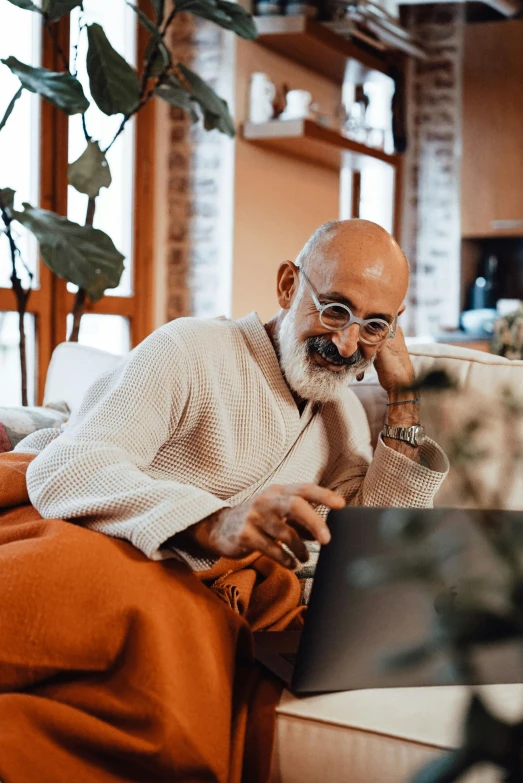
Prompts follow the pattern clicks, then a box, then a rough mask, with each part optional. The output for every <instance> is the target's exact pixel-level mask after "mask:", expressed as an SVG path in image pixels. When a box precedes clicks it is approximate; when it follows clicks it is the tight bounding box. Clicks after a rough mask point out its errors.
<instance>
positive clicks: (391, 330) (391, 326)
mask: <svg viewBox="0 0 523 783" xmlns="http://www.w3.org/2000/svg"><path fill="white" fill-rule="evenodd" d="M296 269H297V270H298V272H301V274H302V275H303V279H304V280H305V283H306V284H307V287H308V289H309V292H310V295H311V297H312V301H313V302H314V306H315V307H316V310H317V311H318V313H319V314H320V322H321V325H322V326H323V327H324V328H325V329H328V330H329V331H330V332H342V331H343V330H344V329H348V328H349V326H352V324H358V326H359V327H360V332H359V339H360V340H361V342H362V343H365V345H381V344H382V343H384V342H385V341H386V340H393V339H394V337H396V330H397V327H398V316H397V315H396V316H394V320H393V322H392V323H391V324H389V322H388V321H385V319H384V318H357V317H356V316H355V315H354V313H353V312H352V310H351V309H350V307H348V306H347V305H345V304H341V302H327V304H324V305H322V303H321V302H320V300H319V299H318V294H317V293H316V291H315V290H314V287H313V285H312V283H311V281H310V280H309V278H308V277H307V275H306V274H305V272H304V271H303V269H302V268H301V267H299V266H297V267H296ZM333 305H334V306H335V307H342V308H343V309H344V310H346V311H347V313H348V314H349V322H348V324H346V326H341V327H339V328H333V327H332V326H327V325H326V324H324V323H323V319H322V315H323V313H324V311H325V310H326V309H327V308H328V307H332V306H333ZM376 321H377V322H378V323H380V324H385V326H387V328H388V330H389V333H388V335H387V337H384V338H383V340H379V341H378V342H374V343H373V342H371V341H370V340H366V339H365V338H364V337H362V336H361V327H362V326H365V324H369V323H373V322H376Z"/></svg>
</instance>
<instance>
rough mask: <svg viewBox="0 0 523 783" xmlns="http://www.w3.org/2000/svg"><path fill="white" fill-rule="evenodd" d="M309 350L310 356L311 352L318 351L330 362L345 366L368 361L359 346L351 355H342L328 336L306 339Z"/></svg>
mask: <svg viewBox="0 0 523 783" xmlns="http://www.w3.org/2000/svg"><path fill="white" fill-rule="evenodd" d="M306 344H307V351H308V353H309V356H310V354H311V353H313V352H315V353H318V354H319V355H320V356H321V357H322V358H323V359H325V360H326V361H328V362H329V363H330V364H336V365H339V366H342V365H343V366H344V367H355V366H358V365H360V364H362V363H366V359H365V357H364V356H363V353H362V352H361V350H360V349H359V348H357V349H356V350H355V351H354V353H353V354H351V355H350V356H346V357H345V356H342V355H341V354H340V352H339V351H338V349H337V348H336V346H335V345H334V343H333V342H332V340H329V339H328V337H323V336H318V337H309V338H308V339H307V341H306Z"/></svg>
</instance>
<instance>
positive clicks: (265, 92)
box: [249, 72, 276, 122]
mask: <svg viewBox="0 0 523 783" xmlns="http://www.w3.org/2000/svg"><path fill="white" fill-rule="evenodd" d="M275 97H276V87H275V86H274V84H273V83H272V82H271V80H270V79H269V77H268V76H267V74H266V73H261V72H258V73H253V74H252V76H251V84H250V92H249V120H250V121H251V122H268V121H269V120H272V118H273V117H274V107H273V101H274V98H275Z"/></svg>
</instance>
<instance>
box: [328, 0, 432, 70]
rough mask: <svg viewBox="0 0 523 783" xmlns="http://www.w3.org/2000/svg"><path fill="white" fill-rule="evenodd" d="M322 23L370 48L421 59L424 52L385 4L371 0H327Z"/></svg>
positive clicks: (425, 57)
mask: <svg viewBox="0 0 523 783" xmlns="http://www.w3.org/2000/svg"><path fill="white" fill-rule="evenodd" d="M325 16H326V17H327V20H328V21H325V22H324V24H325V26H326V27H328V28H329V29H330V30H332V31H333V32H335V33H337V34H338V35H341V36H343V37H344V38H357V39H359V40H361V41H362V42H363V43H366V44H368V45H369V46H372V47H373V48H374V49H378V50H380V51H384V50H386V49H397V50H399V51H402V52H405V53H406V54H409V55H411V56H412V57H416V58H418V59H421V60H426V59H427V53H426V52H425V51H424V49H423V47H422V46H421V45H420V43H419V42H418V41H416V40H415V39H414V38H413V36H412V35H411V34H410V33H409V32H408V31H407V30H405V28H403V27H402V26H401V25H400V23H399V19H398V18H397V16H394V15H392V14H391V13H390V10H389V6H388V5H387V4H385V3H381V2H380V3H376V2H373V0H328V2H327V6H326V13H325Z"/></svg>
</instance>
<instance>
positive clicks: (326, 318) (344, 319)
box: [321, 305, 350, 329]
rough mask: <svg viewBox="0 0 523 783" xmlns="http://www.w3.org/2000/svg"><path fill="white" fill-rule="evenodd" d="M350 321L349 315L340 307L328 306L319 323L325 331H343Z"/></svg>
mask: <svg viewBox="0 0 523 783" xmlns="http://www.w3.org/2000/svg"><path fill="white" fill-rule="evenodd" d="M349 321H350V313H349V311H348V310H345V308H344V307H342V306H341V305H329V306H328V307H326V308H325V310H324V311H323V312H322V314H321V322H322V324H323V325H324V326H325V327H326V328H327V329H343V327H344V326H347V324H348V323H349Z"/></svg>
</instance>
